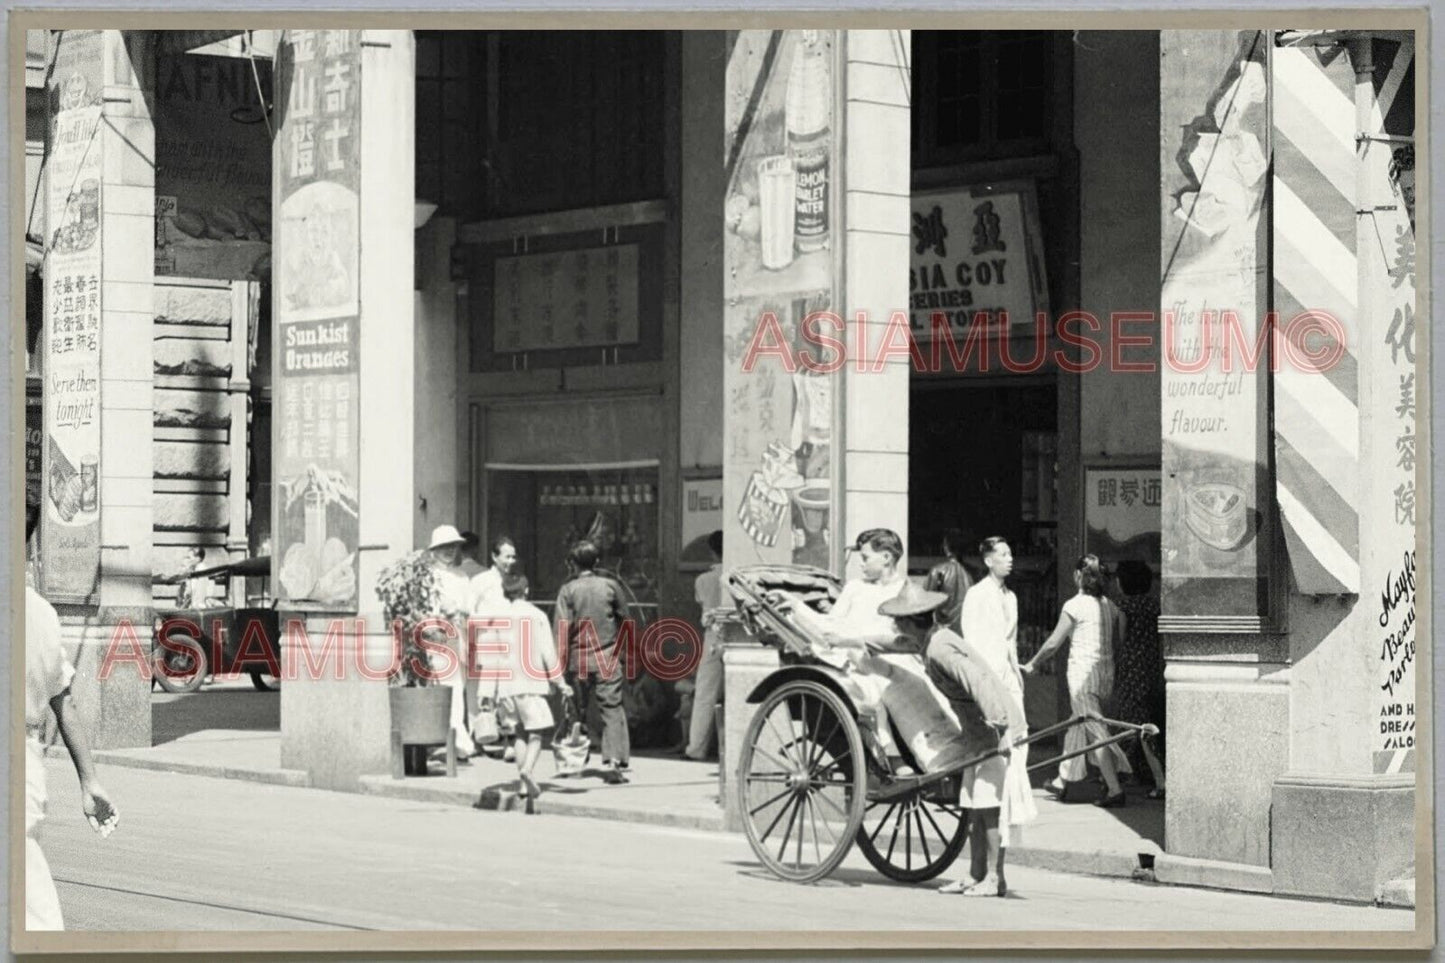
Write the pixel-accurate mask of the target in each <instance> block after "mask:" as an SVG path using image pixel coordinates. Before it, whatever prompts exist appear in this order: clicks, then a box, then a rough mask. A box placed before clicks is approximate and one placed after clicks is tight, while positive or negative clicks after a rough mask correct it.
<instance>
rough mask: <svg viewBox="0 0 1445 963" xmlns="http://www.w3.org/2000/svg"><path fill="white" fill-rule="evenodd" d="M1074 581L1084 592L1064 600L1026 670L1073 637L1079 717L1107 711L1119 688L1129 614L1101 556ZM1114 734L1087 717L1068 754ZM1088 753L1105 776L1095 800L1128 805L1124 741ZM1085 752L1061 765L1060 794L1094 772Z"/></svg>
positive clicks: (1072, 698) (1087, 562) (1073, 733)
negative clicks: (1114, 595)
mask: <svg viewBox="0 0 1445 963" xmlns="http://www.w3.org/2000/svg"><path fill="white" fill-rule="evenodd" d="M1074 584H1075V585H1077V586H1078V588H1079V594H1078V595H1075V596H1074V597H1073V598H1071V599H1069V600H1068V601H1067V602H1065V603H1064V610H1063V612H1061V613H1060V614H1059V622H1058V625H1056V626H1054V631H1053V633H1052V634H1051V635H1050V636H1049V637H1048V640H1047V641H1045V642H1044V644H1043V646H1042V647H1040V648H1039V651H1038V652H1037V653H1036V654H1035V655H1034V657H1033V658H1032V659H1030V660H1029V661H1028V663H1027V664H1025V665H1023V666H1021V667H1020V668H1021V671H1022V672H1023V673H1024V674H1025V675H1032V674H1033V673H1034V672H1035V670H1036V668H1037V666H1038V664H1039V663H1041V662H1046V661H1048V660H1049V659H1051V658H1053V657H1054V655H1055V654H1056V653H1057V652H1058V650H1059V649H1060V648H1062V647H1063V644H1064V643H1065V642H1069V643H1070V645H1069V665H1068V683H1069V704H1070V706H1071V707H1072V711H1073V714H1074V715H1076V716H1080V715H1082V716H1100V715H1103V703H1104V701H1105V700H1106V699H1108V698H1109V696H1110V695H1111V694H1112V693H1113V690H1114V640H1115V639H1117V638H1120V637H1122V635H1123V630H1124V624H1123V623H1124V617H1123V615H1122V614H1121V613H1120V612H1119V608H1118V606H1116V605H1115V604H1114V603H1113V602H1111V601H1109V599H1108V598H1107V597H1106V596H1105V595H1104V586H1105V580H1104V572H1103V568H1102V566H1101V565H1100V564H1099V558H1098V556H1097V555H1085V556H1083V557H1082V558H1080V559H1079V562H1078V564H1077V565H1076V566H1075V567H1074ZM1108 738H1109V733H1108V731H1107V730H1106V729H1105V728H1104V725H1103V723H1100V722H1092V721H1091V722H1085V723H1083V724H1081V725H1077V726H1074V727H1073V728H1071V729H1069V731H1068V734H1067V735H1065V736H1064V754H1065V755H1068V754H1069V753H1071V752H1076V751H1078V750H1080V749H1082V748H1084V747H1085V746H1086V745H1088V744H1089V743H1091V742H1100V741H1103V740H1105V739H1108ZM1088 757H1089V758H1090V760H1091V761H1092V762H1093V763H1094V765H1096V766H1098V767H1099V771H1100V772H1101V773H1102V774H1103V776H1104V785H1105V787H1106V788H1105V792H1104V795H1103V796H1101V797H1100V798H1099V799H1098V800H1096V801H1095V803H1094V805H1096V806H1101V807H1103V808H1105V809H1112V808H1114V807H1116V806H1122V805H1124V790H1123V788H1122V787H1121V786H1120V785H1119V773H1121V772H1132V771H1133V769H1132V768H1131V767H1130V766H1129V758H1128V757H1127V756H1125V755H1124V752H1123V750H1122V749H1120V748H1119V745H1118V743H1115V744H1113V745H1111V746H1105V747H1104V748H1102V749H1095V750H1093V751H1091V752H1089V753H1088ZM1084 759H1085V757H1084V756H1074V757H1073V758H1072V759H1066V760H1064V761H1063V762H1061V763H1060V764H1059V775H1058V777H1057V778H1056V779H1055V780H1054V781H1053V782H1051V783H1048V784H1046V785H1045V786H1044V788H1045V789H1047V790H1049V791H1050V792H1051V793H1053V794H1054V795H1056V796H1058V797H1059V798H1061V799H1062V798H1063V797H1064V796H1065V795H1066V794H1067V791H1068V786H1069V783H1073V782H1080V781H1082V780H1083V779H1084V778H1085V777H1086V776H1087V775H1088V767H1087V764H1086V763H1085V761H1084Z"/></svg>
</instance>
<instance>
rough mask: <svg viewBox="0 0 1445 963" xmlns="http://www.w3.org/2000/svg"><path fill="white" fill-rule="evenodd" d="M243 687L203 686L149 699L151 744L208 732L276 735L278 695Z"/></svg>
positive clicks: (248, 684)
mask: <svg viewBox="0 0 1445 963" xmlns="http://www.w3.org/2000/svg"><path fill="white" fill-rule="evenodd" d="M245 686H246V688H244V689H242V688H214V689H212V688H209V687H202V688H201V690H200V691H199V692H188V693H183V694H171V693H168V692H159V691H158V692H156V693H155V694H154V695H152V696H151V745H152V746H160V745H164V744H165V743H168V742H174V741H176V740H177V739H180V738H183V737H185V736H188V735H192V734H193V733H197V732H203V731H205V730H207V729H231V730H245V731H250V732H279V731H280V729H281V693H279V692H257V691H256V690H254V689H252V688H251V684H250V683H249V682H247V683H245Z"/></svg>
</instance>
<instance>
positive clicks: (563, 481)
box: [486, 465, 661, 618]
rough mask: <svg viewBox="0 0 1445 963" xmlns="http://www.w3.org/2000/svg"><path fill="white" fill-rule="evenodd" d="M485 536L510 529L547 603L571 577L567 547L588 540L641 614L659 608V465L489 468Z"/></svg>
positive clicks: (540, 600)
mask: <svg viewBox="0 0 1445 963" xmlns="http://www.w3.org/2000/svg"><path fill="white" fill-rule="evenodd" d="M487 476H488V477H487V503H488V508H487V527H486V533H487V538H488V541H490V540H491V539H494V538H496V537H498V536H501V535H505V536H507V537H508V538H511V539H512V540H513V541H514V542H515V543H516V545H517V552H518V562H517V564H518V566H519V568H520V569H521V571H522V573H523V574H525V575H526V576H527V579H528V581H529V582H530V583H531V597H532V600H533V601H535V602H536V603H537V604H539V605H541V606H543V607H544V608H548V609H550V608H551V606H552V604H553V602H554V601H555V600H556V598H557V590H558V589H560V588H561V587H562V585H563V583H564V582H566V581H567V580H568V579H569V578H570V577H571V576H570V574H569V573H568V570H567V553H568V552H569V551H570V550H571V547H572V545H573V544H575V543H576V542H577V540H578V539H581V538H587V539H590V540H591V541H592V542H593V543H595V544H596V545H597V548H598V550H599V551H600V552H601V553H602V558H601V561H599V562H598V565H597V567H598V570H599V571H605V572H607V573H610V574H612V575H613V576H615V577H616V578H617V580H618V581H619V582H621V583H622V584H623V586H624V587H625V588H626V589H627V591H628V592H629V593H630V596H631V598H630V599H629V602H631V603H633V604H635V605H638V606H642V607H643V610H642V611H640V612H639V613H637V615H638V616H641V617H644V618H646V617H649V616H651V615H654V614H655V612H656V606H657V599H658V578H659V575H660V573H661V570H660V568H659V563H658V555H659V546H660V544H661V539H660V536H659V534H658V508H657V468H656V467H651V466H643V467H611V466H607V465H597V466H587V467H585V468H583V467H578V468H575V469H568V468H556V469H550V468H548V469H503V470H497V469H493V470H489V471H488V472H487Z"/></svg>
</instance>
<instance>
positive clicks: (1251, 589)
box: [1161, 34, 1269, 617]
mask: <svg viewBox="0 0 1445 963" xmlns="http://www.w3.org/2000/svg"><path fill="white" fill-rule="evenodd" d="M1250 36H1251V38H1252V39H1248V38H1247V39H1246V40H1245V41H1242V43H1243V47H1242V49H1241V50H1240V51H1239V52H1238V53H1236V54H1235V57H1236V59H1235V60H1234V62H1233V63H1232V64H1229V65H1226V66H1225V67H1224V68H1222V73H1223V76H1222V77H1221V81H1220V85H1219V90H1218V92H1217V96H1214V97H1212V98H1210V100H1209V102H1208V104H1195V103H1192V102H1190V103H1180V104H1174V105H1171V108H1172V109H1175V110H1177V111H1178V112H1179V113H1180V115H1181V116H1183V115H1184V114H1188V115H1189V116H1195V115H1196V114H1198V113H1200V111H1201V110H1203V111H1204V113H1205V114H1206V115H1207V118H1208V123H1207V124H1196V125H1193V126H1191V127H1188V128H1186V129H1185V130H1184V133H1183V139H1182V142H1178V143H1172V144H1166V145H1164V147H1163V148H1162V149H1164V150H1166V151H1168V152H1170V153H1173V152H1175V151H1178V152H1179V155H1180V156H1181V157H1183V158H1185V165H1184V169H1183V170H1181V171H1180V172H1179V173H1178V174H1177V175H1171V177H1170V178H1169V179H1168V180H1166V184H1167V185H1168V186H1170V187H1172V188H1174V190H1173V191H1172V193H1171V194H1170V196H1168V197H1166V198H1165V210H1164V213H1165V215H1166V217H1165V219H1164V221H1163V223H1164V225H1165V227H1164V238H1163V251H1164V257H1165V262H1166V263H1165V265H1164V278H1163V286H1162V295H1161V296H1162V304H1163V312H1164V315H1165V319H1166V320H1165V326H1166V335H1165V336H1166V339H1167V340H1166V347H1165V350H1166V351H1169V352H1170V361H1169V362H1168V363H1166V364H1165V365H1164V366H1163V369H1162V382H1163V384H1162V392H1163V398H1162V407H1161V415H1162V426H1161V427H1162V432H1163V444H1162V468H1163V472H1164V478H1165V479H1166V480H1167V481H1166V483H1165V485H1164V494H1163V505H1162V509H1163V514H1162V519H1161V525H1162V528H1163V543H1164V545H1165V546H1166V550H1165V552H1164V558H1163V589H1162V590H1163V604H1164V607H1165V610H1166V612H1169V613H1171V614H1174V615H1181V616H1193V615H1204V614H1209V615H1212V616H1237V617H1255V616H1259V615H1261V614H1262V613H1261V612H1260V610H1259V605H1260V598H1261V592H1260V590H1259V580H1260V579H1261V578H1263V577H1264V574H1265V571H1266V566H1267V565H1268V559H1269V553H1267V552H1261V551H1260V547H1259V546H1260V531H1261V528H1262V526H1263V524H1264V521H1265V515H1264V511H1263V509H1262V507H1261V506H1262V505H1263V504H1264V503H1265V502H1266V501H1267V500H1268V498H1269V495H1268V493H1267V492H1262V491H1261V490H1260V484H1261V479H1262V478H1266V477H1267V470H1266V467H1265V460H1266V455H1265V453H1264V450H1263V445H1262V442H1263V440H1264V436H1263V435H1262V432H1261V425H1260V422H1259V412H1260V411H1261V410H1262V404H1263V403H1262V401H1261V399H1260V397H1259V394H1260V389H1261V377H1260V375H1259V373H1258V372H1257V371H1256V370H1250V369H1249V367H1248V366H1246V365H1243V364H1240V363H1238V362H1237V361H1236V362H1235V363H1234V364H1233V365H1232V366H1231V365H1229V364H1227V363H1226V361H1225V355H1224V352H1223V351H1222V350H1221V348H1220V346H1221V345H1222V344H1223V337H1224V334H1223V332H1224V324H1225V318H1226V316H1227V317H1228V323H1230V324H1231V325H1233V326H1234V327H1235V328H1236V334H1237V336H1239V337H1242V338H1243V339H1245V342H1244V343H1247V344H1253V343H1254V339H1255V336H1256V334H1257V332H1258V329H1259V325H1260V324H1261V323H1262V312H1261V310H1260V302H1261V293H1260V291H1259V289H1258V283H1259V281H1258V279H1259V277H1260V264H1261V263H1262V261H1261V259H1262V258H1263V256H1264V251H1263V250H1262V249H1261V246H1260V243H1259V227H1260V223H1261V221H1260V217H1261V212H1262V210H1263V204H1264V200H1265V187H1266V183H1265V174H1266V172H1267V164H1266V161H1265V155H1264V148H1263V146H1262V141H1261V138H1262V137H1264V136H1265V135H1266V133H1267V110H1266V84H1265V77H1264V67H1263V60H1264V52H1263V48H1262V46H1261V45H1262V43H1263V39H1262V38H1263V36H1264V35H1263V34H1252V35H1250ZM1211 107H1212V110H1211V109H1209V108H1211Z"/></svg>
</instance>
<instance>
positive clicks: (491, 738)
mask: <svg viewBox="0 0 1445 963" xmlns="http://www.w3.org/2000/svg"><path fill="white" fill-rule="evenodd" d="M501 739H502V729H501V726H500V725H499V724H498V723H497V700H496V698H495V697H494V696H490V695H483V696H480V697H479V698H478V699H477V708H476V711H475V712H473V713H472V741H473V742H475V743H476V744H477V745H479V746H490V745H492V744H494V743H497V742H500V741H501Z"/></svg>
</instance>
